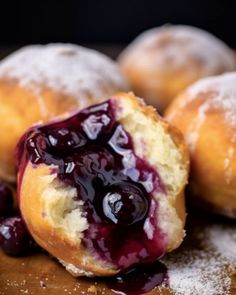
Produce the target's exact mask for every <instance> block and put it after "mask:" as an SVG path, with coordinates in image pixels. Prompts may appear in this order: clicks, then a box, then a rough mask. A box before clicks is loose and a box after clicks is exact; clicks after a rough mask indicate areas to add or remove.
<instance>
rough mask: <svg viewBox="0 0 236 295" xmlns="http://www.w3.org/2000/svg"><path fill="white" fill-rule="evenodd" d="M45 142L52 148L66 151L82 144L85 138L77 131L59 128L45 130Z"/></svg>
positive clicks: (84, 142)
mask: <svg viewBox="0 0 236 295" xmlns="http://www.w3.org/2000/svg"><path fill="white" fill-rule="evenodd" d="M47 143H48V145H49V147H51V148H52V149H54V150H58V151H66V150H67V149H69V150H71V149H76V148H79V147H82V146H84V145H85V144H86V139H85V138H84V136H82V135H81V134H80V133H79V132H77V131H74V130H70V129H67V128H59V129H53V130H50V131H48V132H47Z"/></svg>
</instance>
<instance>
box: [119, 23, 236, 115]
mask: <svg viewBox="0 0 236 295" xmlns="http://www.w3.org/2000/svg"><path fill="white" fill-rule="evenodd" d="M119 63H120V65H121V68H122V70H123V73H124V75H125V77H126V78H127V80H128V81H129V83H130V85H131V87H132V90H133V91H134V92H135V93H136V94H137V95H140V96H141V97H144V98H145V99H146V101H147V102H148V103H150V104H152V105H153V106H155V107H157V108H158V110H159V111H160V112H163V111H164V110H165V108H166V107H167V106H168V104H169V103H170V102H171V101H172V99H173V98H174V97H175V96H176V95H177V94H179V93H180V92H181V91H182V90H184V89H185V88H186V87H187V86H189V85H190V84H192V83H193V82H195V81H197V80H199V79H200V78H204V77H207V76H212V75H218V74H221V73H223V72H229V71H233V70H235V69H236V59H235V56H234V54H233V52H232V51H231V49H230V48H228V47H227V46H226V44H224V43H223V42H222V41H220V40H219V39H217V38H216V37H214V36H213V35H211V34H210V33H208V32H205V31H203V30H200V29H198V28H194V27H190V26H183V25H165V26H162V27H159V28H154V29H151V30H148V31H146V32H144V33H143V34H141V35H140V36H139V37H137V39H135V40H134V41H133V42H132V43H131V44H130V45H129V46H128V47H127V48H126V49H125V50H124V51H123V52H122V53H121V55H120V57H119Z"/></svg>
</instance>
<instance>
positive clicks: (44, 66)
mask: <svg viewBox="0 0 236 295" xmlns="http://www.w3.org/2000/svg"><path fill="white" fill-rule="evenodd" d="M0 78H9V79H16V80H18V81H19V84H20V85H21V86H22V87H26V88H30V89H31V90H32V91H34V93H35V94H36V96H37V97H38V99H39V100H40V90H41V88H42V86H43V87H48V88H51V89H53V90H55V91H57V92H60V93H62V94H66V95H71V96H73V97H76V98H78V100H79V104H80V106H81V107H84V106H86V99H87V98H88V97H98V98H103V99H104V98H106V97H107V96H109V95H112V94H114V92H117V91H123V90H127V84H126V82H125V80H124V79H123V77H122V75H121V72H120V70H119V68H118V66H117V65H116V64H115V63H114V62H113V61H112V60H111V59H109V58H108V57H106V56H105V55H103V54H101V53H99V52H96V51H94V50H91V49H87V48H83V47H80V46H77V45H72V44H49V45H46V46H42V45H32V46H27V47H24V48H22V49H20V50H18V51H16V52H15V53H13V54H11V55H10V56H9V57H7V58H5V59H4V60H3V61H2V62H1V64H0ZM104 95H105V97H104ZM39 105H40V106H41V107H42V108H43V102H42V101H40V104H39Z"/></svg>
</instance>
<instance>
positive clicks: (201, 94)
mask: <svg viewBox="0 0 236 295" xmlns="http://www.w3.org/2000/svg"><path fill="white" fill-rule="evenodd" d="M185 96H187V99H186V100H184V102H183V103H182V104H180V109H184V108H188V106H189V105H190V104H192V103H195V102H200V104H199V107H198V111H197V115H196V117H195V118H193V120H192V123H191V124H189V127H188V131H187V138H186V139H187V142H188V144H189V146H190V152H194V150H195V146H196V143H197V140H198V137H199V133H200V130H201V127H202V126H203V125H204V122H205V119H206V118H207V116H208V115H212V114H215V113H217V114H218V115H219V118H222V119H223V120H224V121H225V122H226V124H227V125H228V126H229V128H236V72H232V73H227V74H223V75H220V76H215V77H210V78H205V79H202V80H199V81H198V82H196V83H194V84H193V85H192V86H190V87H189V88H188V89H187V90H186V93H185ZM174 114H175V112H174ZM174 114H173V115H172V116H174ZM229 140H230V141H231V143H233V145H232V146H234V143H235V142H236V136H235V134H234V133H232V136H230V138H229ZM232 149H233V147H231V149H230V150H227V152H226V155H225V163H224V167H225V173H226V178H227V181H230V171H227V169H228V168H229V169H230V165H229V164H228V162H229V161H231V159H232V157H233V155H234V150H232ZM227 159H228V160H227Z"/></svg>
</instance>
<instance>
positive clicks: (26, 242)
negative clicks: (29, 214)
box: [0, 216, 33, 256]
mask: <svg viewBox="0 0 236 295" xmlns="http://www.w3.org/2000/svg"><path fill="white" fill-rule="evenodd" d="M32 243H33V241H32V239H31V237H30V235H29V233H28V230H27V229H26V227H25V224H24V222H23V220H22V218H21V217H19V216H17V217H9V218H6V219H4V220H2V221H1V222H0V246H1V248H2V249H3V251H4V252H5V253H6V254H7V255H10V256H21V255H24V254H28V251H29V249H30V248H31V246H32Z"/></svg>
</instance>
